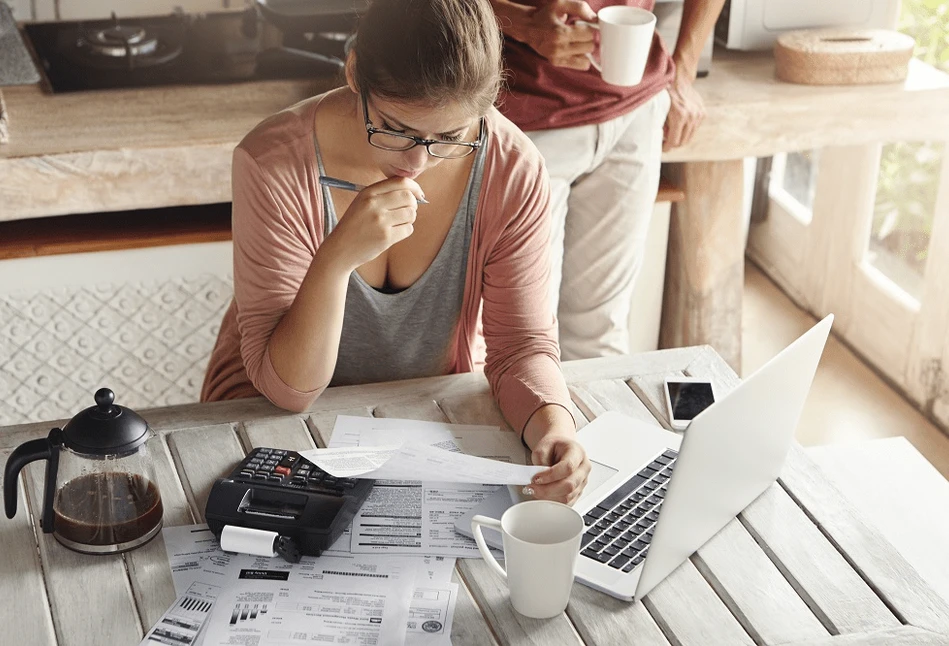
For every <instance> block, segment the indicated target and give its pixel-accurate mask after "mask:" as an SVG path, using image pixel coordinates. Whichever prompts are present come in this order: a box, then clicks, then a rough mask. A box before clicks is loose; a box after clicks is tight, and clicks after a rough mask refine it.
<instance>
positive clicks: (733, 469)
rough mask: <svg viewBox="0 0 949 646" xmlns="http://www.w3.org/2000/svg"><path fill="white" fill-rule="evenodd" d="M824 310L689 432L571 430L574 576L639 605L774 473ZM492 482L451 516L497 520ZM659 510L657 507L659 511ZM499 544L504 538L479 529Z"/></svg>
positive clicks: (625, 423)
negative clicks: (576, 544) (576, 518)
mask: <svg viewBox="0 0 949 646" xmlns="http://www.w3.org/2000/svg"><path fill="white" fill-rule="evenodd" d="M833 318H834V317H833V315H830V316H827V317H826V318H825V319H823V320H822V321H820V322H819V323H818V324H817V325H815V326H814V327H813V328H811V329H810V330H809V331H808V332H806V333H805V334H804V335H803V336H801V337H800V338H799V339H797V340H796V341H794V342H793V343H792V344H791V345H789V346H788V347H787V348H785V349H784V350H782V351H781V352H780V353H779V354H778V355H777V356H776V357H774V358H773V359H772V360H771V361H769V362H768V363H767V364H766V365H764V366H763V367H762V368H761V369H759V370H758V371H757V372H755V373H754V374H753V375H751V376H750V377H748V378H747V379H745V380H744V381H743V382H742V383H741V384H740V385H739V386H738V387H737V388H735V389H734V390H733V391H732V392H730V393H728V394H727V395H726V396H725V397H723V398H721V399H720V400H719V401H717V402H716V403H714V404H712V405H711V406H710V407H708V408H707V409H705V410H704V411H703V412H702V413H700V414H699V415H697V416H696V417H695V419H694V420H692V423H691V424H690V425H689V428H688V429H687V430H686V431H685V433H684V435H679V434H677V433H673V432H671V431H667V430H665V429H662V428H660V427H658V426H654V425H650V424H647V423H644V422H640V421H638V420H635V419H633V418H630V417H627V416H626V415H623V414H621V413H616V412H607V413H604V414H602V415H600V416H599V417H597V418H596V419H595V420H594V421H593V422H591V423H590V424H588V425H587V426H585V427H584V428H583V429H581V430H580V431H579V433H578V434H577V437H578V439H579V440H580V443H581V444H583V447H584V449H585V450H586V452H587V456H588V457H589V459H590V462H591V464H592V465H593V468H592V470H591V472H590V477H589V480H588V481H587V486H586V489H585V491H584V494H583V496H582V497H581V498H580V500H579V501H578V502H577V503H576V504H575V505H574V508H575V509H577V511H579V512H580V513H581V514H582V515H583V518H584V523H585V525H586V531H585V533H584V535H583V538H582V539H581V546H580V557H579V558H578V559H577V567H576V576H577V580H578V581H580V582H581V583H584V584H586V585H588V586H590V587H593V588H596V589H598V590H602V591H603V592H605V593H607V594H610V595H612V596H614V597H617V598H620V599H625V600H627V601H632V600H636V601H639V600H640V599H642V598H643V597H644V596H646V595H647V594H648V593H649V592H650V591H651V590H652V589H653V588H654V587H655V586H656V585H657V584H659V583H660V582H661V581H662V580H663V579H665V578H666V577H667V576H668V575H669V574H670V573H671V572H672V571H673V570H675V569H676V568H677V567H678V566H679V565H680V564H682V563H683V562H684V561H685V560H686V559H688V558H689V556H691V555H692V554H693V553H694V552H695V551H696V550H697V549H698V548H700V547H701V546H702V545H703V544H704V543H705V542H706V541H708V540H709V539H710V538H712V536H714V535H715V534H716V533H717V532H718V531H719V530H720V529H722V528H723V527H724V526H725V525H727V524H728V523H729V522H730V521H731V520H732V519H733V518H735V516H737V515H738V513H739V512H741V511H742V510H743V509H744V508H745V507H747V506H748V505H749V504H750V503H751V502H752V501H753V500H754V499H755V498H757V497H758V496H759V495H760V494H762V493H763V492H764V491H765V490H766V489H768V487H770V486H771V484H772V483H773V482H774V481H775V480H776V479H777V477H778V474H779V473H780V472H781V467H782V465H783V464H784V459H785V456H786V455H787V452H788V450H789V448H790V446H791V442H792V441H793V439H794V431H795V428H796V427H797V423H798V420H799V419H800V416H801V411H802V410H803V408H804V401H805V399H806V398H807V393H808V391H809V390H810V387H811V382H812V381H813V379H814V374H815V372H816V371H817V364H818V362H819V361H820V357H821V354H822V352H823V350H824V344H825V343H826V341H827V336H828V334H829V333H830V327H831V324H832V323H833ZM513 497H514V489H513V488H512V491H511V493H509V492H508V489H507V488H501V489H499V491H498V493H496V494H495V495H493V496H491V497H489V498H488V499H486V500H485V501H483V502H482V503H481V504H480V505H478V506H477V507H475V508H474V509H472V510H471V511H470V512H468V513H467V514H465V515H464V516H462V517H460V518H459V519H458V520H457V521H456V522H455V529H456V530H457V531H458V532H460V533H462V534H464V535H466V536H471V518H472V517H473V516H474V515H475V514H483V515H487V516H491V517H494V518H500V517H501V514H503V513H504V510H505V509H507V508H508V507H509V506H511V504H512V498H513ZM660 512H661V513H660ZM485 540H486V541H487V542H488V543H489V544H491V545H492V546H494V547H500V546H501V535H500V533H497V532H494V531H490V530H489V531H486V532H485Z"/></svg>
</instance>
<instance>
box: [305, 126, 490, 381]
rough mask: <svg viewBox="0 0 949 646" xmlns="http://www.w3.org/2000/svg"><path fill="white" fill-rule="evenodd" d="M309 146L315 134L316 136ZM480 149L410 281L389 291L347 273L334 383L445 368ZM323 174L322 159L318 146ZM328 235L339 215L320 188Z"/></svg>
mask: <svg viewBox="0 0 949 646" xmlns="http://www.w3.org/2000/svg"><path fill="white" fill-rule="evenodd" d="M314 146H316V141H315V140H314ZM484 150H485V146H481V148H479V149H478V150H477V151H475V153H474V154H475V155H476V157H475V162H474V165H473V166H472V169H471V175H470V176H469V178H468V185H467V187H466V188H465V193H464V195H463V196H462V198H461V203H460V204H459V206H458V211H457V212H456V213H455V218H454V220H453V221H452V224H451V228H450V229H449V230H448V235H447V236H445V241H444V242H443V243H442V246H441V249H439V251H438V254H437V255H436V256H435V260H433V261H432V264H431V265H429V267H428V269H426V270H425V272H424V273H423V274H422V275H421V276H420V277H419V279H418V280H417V281H415V282H414V283H413V284H412V285H410V286H409V287H407V288H405V289H403V290H401V291H398V292H387V291H384V290H379V289H376V288H374V287H372V286H371V285H369V284H368V283H367V282H366V281H365V280H363V278H362V276H360V275H359V272H357V271H354V272H353V273H352V274H351V275H350V276H349V288H348V289H347V290H346V309H345V313H344V315H343V332H342V336H341V337H340V340H339V356H338V358H337V360H336V370H335V371H334V372H333V379H332V381H331V382H330V385H331V386H347V385H352V384H364V383H372V382H378V381H391V380H396V379H413V378H416V377H431V376H434V375H443V374H445V373H447V372H448V367H449V359H450V354H449V351H450V349H451V347H450V346H451V342H452V339H453V338H454V333H455V328H456V326H457V325H458V318H459V316H460V313H461V301H462V298H463V296H464V291H465V274H466V273H467V266H468V250H469V248H470V246H471V231H472V227H473V225H474V217H475V212H476V210H477V206H478V196H479V194H480V192H481V178H482V174H483V171H484ZM316 161H317V164H318V165H319V170H320V174H321V175H325V171H324V170H323V158H322V157H321V156H320V151H319V148H316ZM323 204H324V205H325V209H324V219H323V226H324V227H325V231H326V235H329V234H330V233H331V232H332V231H333V229H334V228H335V227H336V224H337V222H338V220H337V218H336V210H335V208H334V207H333V200H332V199H331V198H330V192H329V189H328V188H327V187H325V186H324V187H323Z"/></svg>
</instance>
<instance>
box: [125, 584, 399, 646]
mask: <svg viewBox="0 0 949 646" xmlns="http://www.w3.org/2000/svg"><path fill="white" fill-rule="evenodd" d="M219 592H220V589H219V588H218V587H216V586H213V585H207V584H204V583H198V582H195V583H192V584H191V586H190V587H189V588H188V590H187V592H185V593H184V594H182V595H181V596H179V597H178V598H177V599H175V602H174V603H173V604H172V605H171V607H170V608H169V609H168V610H166V611H165V614H163V615H162V616H161V619H159V620H158V622H157V623H156V624H155V625H154V626H152V628H151V630H149V631H148V632H147V633H145V638H144V639H143V640H142V642H141V644H140V645H139V646H156V644H172V645H175V646H192V645H194V644H198V643H200V639H201V635H202V629H203V628H205V627H206V625H207V619H208V617H209V616H210V614H211V608H212V607H213V606H214V600H215V599H216V598H217V596H218V593H219ZM409 630H410V631H411V630H412V622H411V621H410V623H409Z"/></svg>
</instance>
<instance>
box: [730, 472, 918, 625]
mask: <svg viewBox="0 0 949 646" xmlns="http://www.w3.org/2000/svg"><path fill="white" fill-rule="evenodd" d="M741 521H742V523H743V524H744V526H745V528H746V529H747V530H748V531H749V533H750V534H751V536H752V537H753V538H754V539H755V542H756V543H757V544H758V545H760V546H761V548H762V549H763V550H764V551H765V553H766V554H768V556H769V557H770V558H771V560H772V561H773V562H774V563H775V564H776V565H777V567H778V568H779V569H780V570H781V572H782V574H783V575H784V576H785V578H786V579H787V580H788V581H789V582H790V583H791V585H792V586H793V587H794V589H795V590H796V591H797V593H798V594H799V595H800V596H801V598H802V599H804V601H805V603H807V605H808V607H809V608H810V609H811V611H812V612H814V614H815V615H816V616H817V617H818V619H820V621H821V623H822V624H823V625H824V627H825V628H827V630H828V631H830V633H831V634H832V635H835V634H848V633H861V632H867V631H876V630H883V629H886V628H895V627H898V626H899V625H900V622H899V620H898V619H897V618H896V617H895V616H894V615H893V613H891V612H890V611H889V609H888V608H887V607H886V605H885V604H884V603H883V602H882V601H881V600H880V598H879V597H878V596H877V595H876V593H874V591H873V590H872V589H871V588H870V586H868V585H867V584H866V582H865V581H864V580H863V579H861V578H860V575H858V574H857V573H856V572H855V571H854V569H853V568H852V567H850V564H849V563H847V561H846V559H844V557H843V556H841V554H840V553H839V552H838V551H837V550H836V549H835V548H834V546H833V545H831V544H830V542H829V541H828V540H827V538H826V537H825V536H824V535H823V534H821V532H820V530H819V529H818V528H817V527H816V526H815V525H814V523H813V522H811V520H810V519H809V518H808V517H807V515H806V514H805V513H804V512H803V511H802V510H801V508H800V507H798V506H797V505H796V504H794V501H793V500H791V498H790V497H789V496H788V494H787V492H786V491H785V490H784V489H782V488H781V487H780V486H779V485H777V484H775V485H772V486H771V488H769V489H768V490H767V491H766V492H764V493H763V494H762V495H761V496H760V497H758V499H757V500H755V501H754V502H753V503H751V505H749V506H748V508H747V509H745V511H744V512H742V514H741Z"/></svg>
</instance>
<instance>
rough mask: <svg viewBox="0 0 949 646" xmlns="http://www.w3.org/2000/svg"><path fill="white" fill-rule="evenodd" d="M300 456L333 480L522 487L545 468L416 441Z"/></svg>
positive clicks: (330, 450)
mask: <svg viewBox="0 0 949 646" xmlns="http://www.w3.org/2000/svg"><path fill="white" fill-rule="evenodd" d="M300 455H302V456H303V457H304V458H306V459H307V460H309V461H310V462H312V463H313V464H315V465H316V466H318V467H319V468H321V469H323V470H324V471H326V472H327V473H329V474H331V475H334V476H336V477H337V478H373V479H376V480H410V479H412V478H417V477H418V475H419V474H420V473H424V474H425V479H426V480H431V481H435V482H461V483H469V484H512V485H526V484H528V483H529V482H530V481H531V478H532V477H534V476H535V475H537V474H538V473H540V472H541V471H543V470H544V469H545V468H546V467H535V466H527V465H524V464H509V463H506V462H501V461H499V460H492V459H488V458H481V457H478V456H475V455H467V454H465V453H461V452H460V451H448V450H445V449H443V448H438V447H435V446H429V445H426V444H422V443H419V442H407V443H405V444H403V445H402V446H399V447H391V446H390V447H385V446H384V447H364V446H356V447H343V448H332V449H310V450H309V451H301V452H300Z"/></svg>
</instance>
